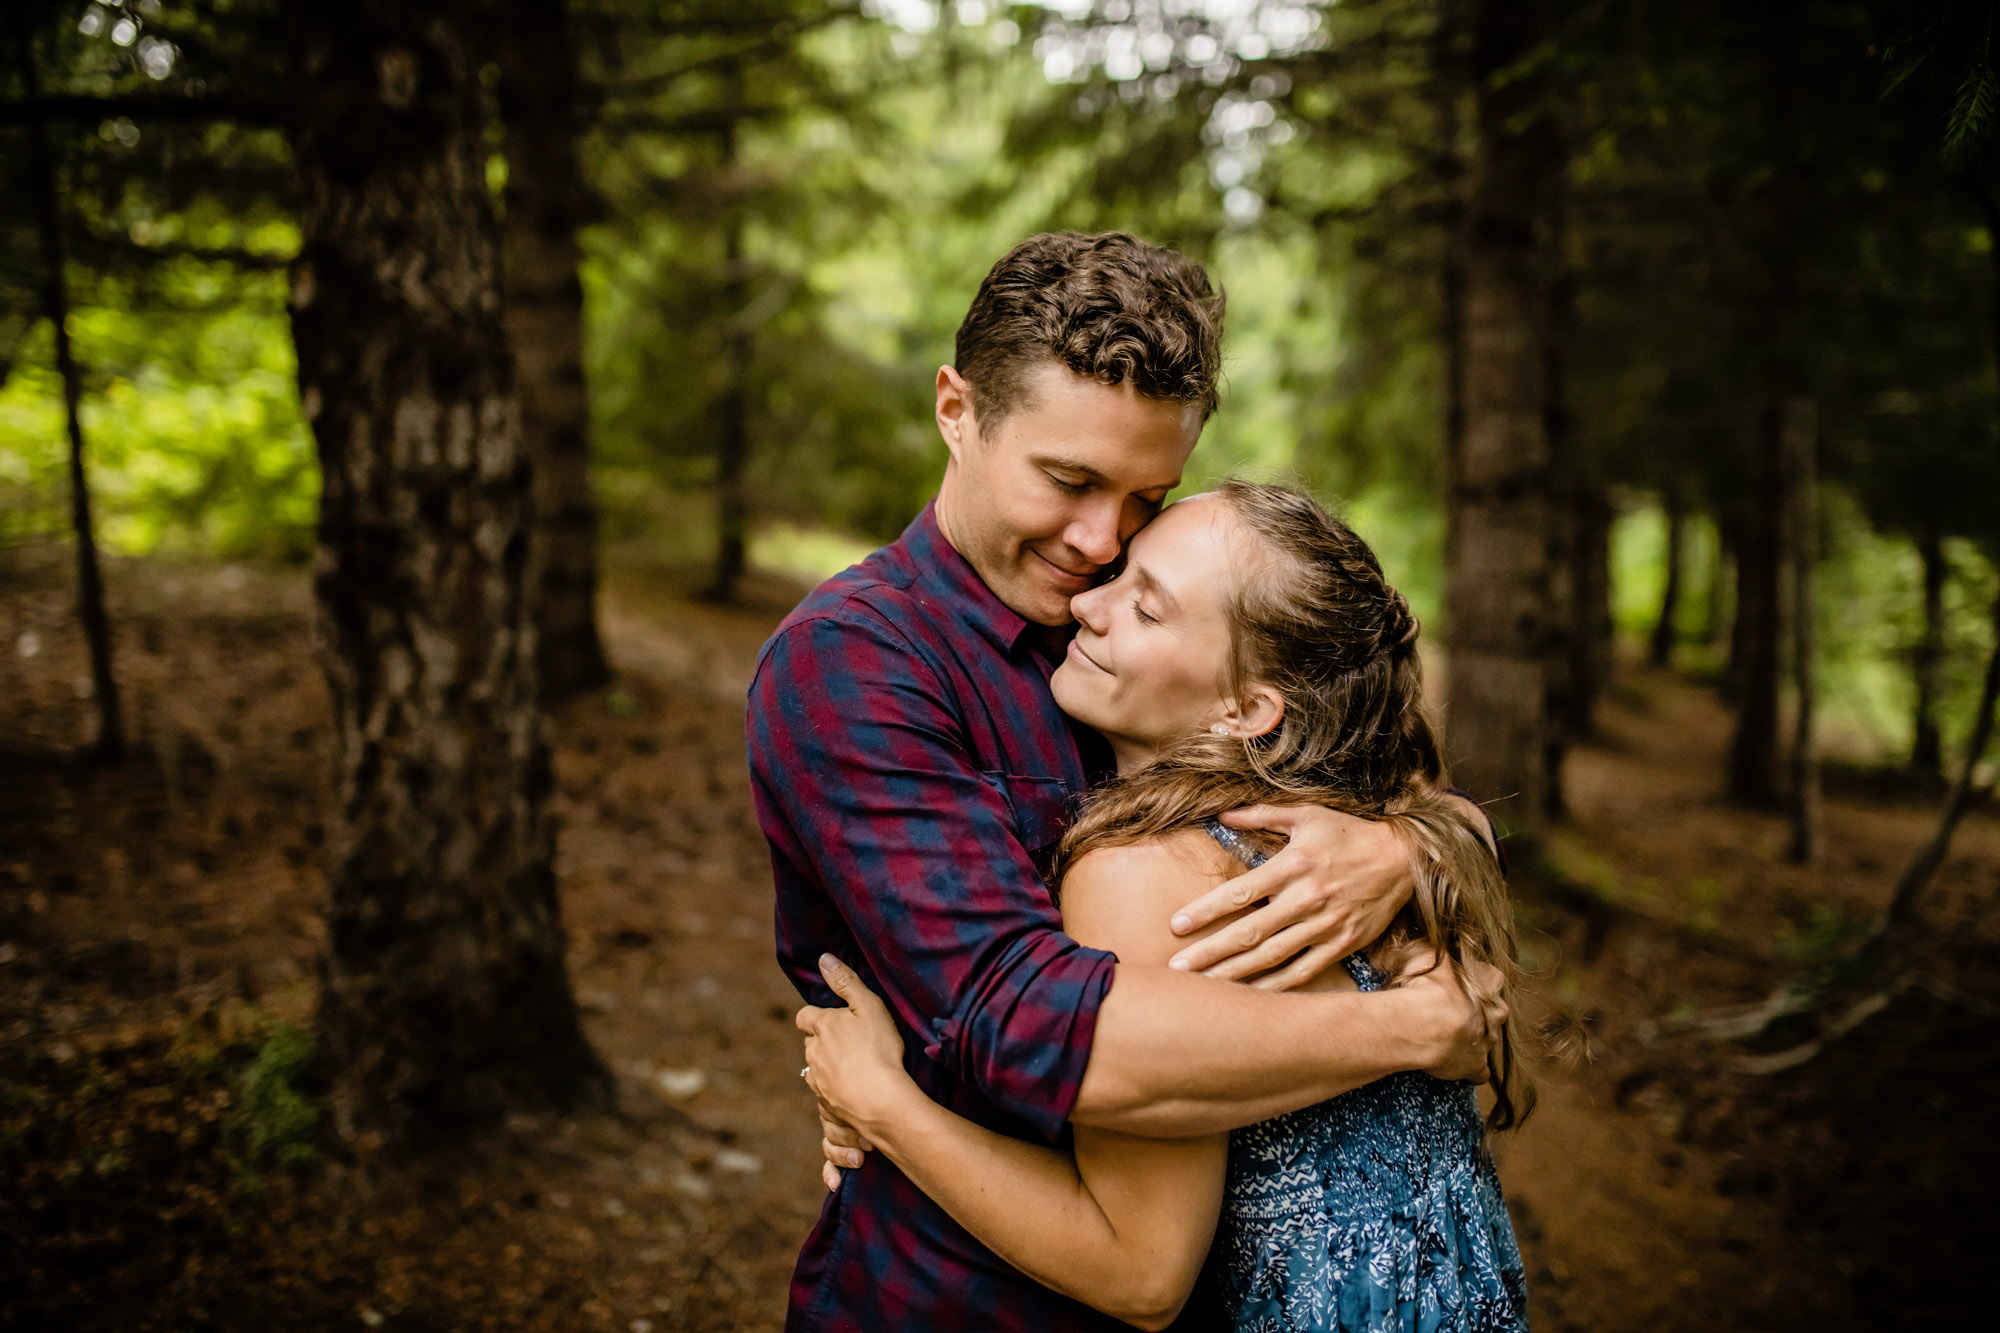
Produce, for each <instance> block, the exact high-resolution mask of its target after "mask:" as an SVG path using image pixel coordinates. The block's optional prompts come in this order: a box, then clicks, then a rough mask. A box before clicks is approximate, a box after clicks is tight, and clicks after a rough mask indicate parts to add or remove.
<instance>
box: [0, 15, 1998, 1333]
mask: <svg viewBox="0 0 2000 1333" xmlns="http://www.w3.org/2000/svg"><path fill="white" fill-rule="evenodd" d="M1996 23H2000V2H1996V0H1818V2H1817V3H1811V4H1808V3H1804V0H1764V2H1763V3H1758V4H1753V5H1743V4H1730V3H1723V2H1721V0H1683V3H1680V4H1676V5H1661V4H1656V3H1647V0H1041V2H1040V3H1035V4H1004V3H999V2H998V0H942V2H940V0H859V3H847V2H845V0H841V2H834V0H734V2H733V3H730V4H726V5H725V4H720V3H715V2H714V0H685V2H677V0H403V3H389V2H388V0H350V2H349V3H346V4H343V5H330V6H314V5H285V4H280V3H276V0H13V2H12V3H10V4H9V5H8V6H7V13H6V16H5V21H4V23H0V168H4V170H3V171H0V178H3V179H4V180H5V183H6V184H5V189H4V192H0V237H4V239H5V243H4V245H0V719H4V734H3V735H0V1329H15V1328H19V1329H42V1328H55V1327H61V1328H74V1329H95V1328H107V1329H108V1328H119V1329H155V1328H157V1329H162V1330H165V1329H176V1330H179V1329H215V1330H236V1329H246V1330H247V1329H272V1328H285V1329H292V1328H297V1329H320V1328H326V1329H333V1328H353V1327H356V1326H357V1324H358V1325H359V1326H361V1327H364V1328H388V1329H408V1330H429V1329H438V1330H442V1329H491V1330H516V1329H522V1330H526V1329H534V1330H542V1329H550V1330H554V1329H615V1330H629V1333H654V1331H655V1330H659V1331H660V1333H664V1331H665V1330H670V1329H689V1330H711V1329H714V1330H719V1329H736V1328H743V1329H768V1328H776V1327H778V1326H779V1325H780V1323H781V1322H782V1320H783V1317H784V1310H785V1301H786V1283H787V1280H788V1277H789V1274H790V1272H791V1267H792V1263H793V1260H794V1258H795V1257H796V1255H797V1253H798V1247H799V1244H800V1242H801V1240H802V1239H803V1237H804V1236H805V1234H806V1232H807V1230H808V1228H809V1227H810V1226H811V1225H812V1223H813V1219H814V1218H815V1217H816V1216H817V1215H818V1213H819V1210H820V1207H821V1199H822V1197H823V1195H824V1188H823V1186H822V1185H821V1184H820V1179H819V1174H818V1173H819V1162H820V1152H819V1146H818V1130H817V1128H816V1122H815V1119H814V1115H813V1098H812V1096H811V1094H810V1093H809V1092H808V1091H807V1090H806V1089H805V1088H803V1087H801V1086H800V1082H799V1078H798V1073H797V1067H798V1065H799V1059H798V1034H797V1033H796V1032H795V1031H794V1030H793V1027H792V1014H793V1011H794V1010H795V1009H796V1007H797V1005H798V1003H799V1000H798V997H797V996H796V994H795V993H794V991H793V990H792V988H791V986H790V984H788V982H787V981H786V979H785V977H784V975H783V974H782V973H781V972H780V971H779V970H778V967H777V966H776V964H775V963H774V961H773V957H772V945H771V941H772V904H771V863H770V856H769V851H768V849H767V847H766V844H765V842H764V839H763V836H762V835H761V834H760V832H759V829H758V824H757V821H756V817H755V815H754V814H753V811H752V808H751V796H750V787H749V782H748V777H747V774H746V771H745V762H744V752H743V709H744V694H745V689H746V687H747V686H748V684H749V681H750V676H751V671H752V668H753V664H754V662H755V661H756V657H757V652H758V649H759V646H760V645H761V644H762V643H763V642H764V640H765V639H766V638H767V637H768V636H769V635H770V634H771V632H772V631H773V630H774V629H775V628H776V626H777V625H778V623H779V621H780V620H781V619H782V617H783V616H784V615H785V613H786V612H787V611H788V610H790V609H791V607H792V606H793V605H794V604H796V603H797V602H798V601H799V600H800V598H801V597H803V596H804V595H805V593H806V592H807V591H808V590H809V589H810V588H811V587H812V586H813V585H814V584H815V583H817V582H818V581H819V580H821V579H823V578H825V577H827V576H829V575H832V574H833V573H835V572H837V571H839V570H841V569H842V568H844V567H846V566H848V565H849V564H851V563H852V562H853V561H855V560H857V559H859V558H861V557H862V556H863V555H865V554H866V553H867V552H868V551H870V550H872V549H873V548H875V547H877V546H879V545H881V544H882V543H884V542H887V541H890V540H893V539H894V538H895V537H896V536H897V534H898V533H900V532H901V531H902V530H903V529H904V527H905V526H906V525H907V524H908V523H910V521H911V520H912V518H914V517H915V516H916V515H917V514H918V513H919V511H920V510H922V509H923V507H924V505H925V503H926V501H927V500H928V499H929V498H930V496H931V495H932V494H933V493H934V492H935V490H936V488H937V485H938V483H939V479H940V477H941V476H942V474H943V470H944V466H945V450H944V446H943V444H942V443H941V442H940V440H939V438H938V431H937V428H936V426H935V424H934V422H933V420H932V398H931V393H932V383H933V378H934V376H935V375H936V373H937V370H938V367H939V366H941V365H946V364H949V363H950V362H951V359H952V356H953V341H952V340H953V334H954V331H955V330H956V328H957V327H958V324H959V321H960V320H961V319H962V318H963V317H964V314H965V311H966V306H967V303H968V301H969V300H970V299H971V296H972V294H973V292H974V290H975V289H976V288H977V287H978V285H979V282H980V279H981V277H982V276H983V275H984V274H985V273H986V271H987V269H988V267H989V266H990V265H991V264H992V263H993V262H994V260H995V259H997V258H998V257H999V256H1000V255H1002V254H1003V253H1005V252H1006V251H1007V250H1008V248H1009V247H1011V246H1012V245H1014V244H1015V243H1016V242H1017V241H1019V240H1021V239H1022V238H1024V237H1026V236H1030V235H1032V234H1035V233H1038V232H1043V231H1051V230H1059V229H1074V230H1078V231H1083V232H1100V231H1114V230H1115V231H1125V232H1130V233H1133V234H1136V235H1138V236H1141V237H1144V238H1145V239H1147V240H1149V241H1152V242H1155V243H1158V244H1162V245H1167V246H1171V247H1174V248H1176V249H1178V250H1180V251H1182V252H1183V253H1185V254H1187V255H1189V256H1192V257H1194V258H1196V259H1198V260H1200V261H1201V262H1202V263H1204V264H1205V265H1206V266H1207V267H1208V270H1209V272H1210V273H1211V275H1212V276H1213V277H1214V279H1215V280H1216V282H1217V283H1218V284H1219V285H1220V286H1221V287H1222V288H1223V289H1225V290H1226V293H1227V297H1228V313H1227V326H1226V334H1225V337H1224V343H1223V352H1224V366H1225V378H1224V384H1223V389H1222V405H1221V408H1220V410H1219V411H1218V412H1217V413H1216V415H1215V416H1214V418H1213V419H1212V420H1211V421H1210V423H1209V424H1208V426H1207V427H1206V430H1205V432H1204V434H1203V438H1202V441H1201V443H1200V445H1199V447H1198V448H1197V450H1196V452H1195V454H1194V457H1193V461H1192V463H1191V465H1190V469H1189V471H1188V474H1187V476H1186V478H1185V481H1184V484H1183V486H1182V487H1181V489H1180V491H1179V492H1177V494H1192V493H1195V492H1198V491H1200V490H1201V489H1203V487H1204V486H1206V485H1207V484H1209V483H1211V482H1213V481H1214V480H1216V479H1218V478H1222V477H1225V476H1232V475H1235V476H1249V477H1255V478H1263V479H1270V478H1277V479H1285V480H1289V481H1292V482H1295V483H1297V484H1300V485H1303V486H1305V487H1308V488H1310V489H1311V490H1312V491H1314V492H1315V493H1316V494H1317V495H1319V496H1321V497H1323V498H1324V499H1326V500H1327V501H1328V502H1329V503H1331V504H1333V505H1335V506H1336V507H1337V508H1338V509H1339V510H1340V512H1341V513H1342V514H1344V515H1345V516H1346V518H1347V519H1348V520H1349V521H1350V522H1351V523H1352V524H1353V526H1354V527H1355V528H1356V529H1357V530H1358V531H1359V532H1360V533H1361V534H1362V535H1363V536H1364V537H1366V538H1367V539H1368V541H1369V542H1370V543H1371V544H1372V545H1373V546H1374V547H1375V549H1376V550H1377V552H1379V554H1380V556H1381V559H1382V563H1383V565H1384V568H1385V570H1386V572H1387V575H1388V577H1389V579H1390V580H1391V581H1393V582H1394V583H1395V584H1396V585H1397V586H1398V587H1400V588H1401V589H1402V590H1403V591H1404V592H1405V593H1407V595H1408V597H1409V600H1410V602H1411V604H1412V607H1413V608H1414V609H1415V611H1416V613H1417V615H1418V617H1419V619H1420V620H1421V622H1422V625H1423V628H1424V637H1423V650H1424V653H1425V660H1426V663H1427V669H1428V673H1429V680H1430V681H1431V687H1432V690H1433V693H1434V696H1435V697H1434V700H1433V702H1434V704H1435V705H1436V707H1437V709H1438V710H1439V712H1440V714H1441V716H1442V717H1443V719H1444V725H1445V734H1446V737H1447V742H1448V746H1449V749H1450V754H1451V772H1452V780H1453V782H1454V783H1455V784H1456V785H1457V786H1459V787H1461V788H1463V789H1465V790H1466V791H1468V792H1470V793H1471V794H1472V795H1473V797H1474V798H1475V799H1477V800H1479V801H1480V802H1481V803H1483V804H1485V805H1486V806H1487V808H1488V809H1489V811H1490V812H1491V814H1492V815H1493V817H1494V819H1495V820H1496V822H1497V824H1498V826H1499V828H1500V829H1501V830H1502V832H1503V833H1504V835H1505V838H1506V845H1507V848H1508V853H1509V862H1510V867H1511V869H1510V878H1509V888H1510V892H1511V894H1512V897H1513V900H1514V909H1515V921H1516V925H1517V928H1518V930H1519V931H1520V937H1521V945H1520V953H1521V961H1522V963H1523V964H1524V966H1525V967H1526V968H1527V969H1528V971H1529V972H1530V973H1531V974H1532V975H1533V977H1534V978H1535V993H1536V995H1537V997H1538V999H1537V1003H1538V1004H1539V1005H1541V1006H1543V1007H1545V1008H1546V1009H1547V1011H1548V1012H1549V1013H1550V1014H1557V1013H1560V1014H1562V1015H1566V1016H1567V1017H1568V1019H1569V1020H1570V1021H1571V1022H1573V1023H1574V1024H1575V1025H1576V1026H1577V1027H1578V1028H1579V1029H1580V1030H1581V1031H1583V1032H1584V1033H1585V1034H1586V1035H1587V1037H1588V1047H1589V1054H1588V1056H1587V1058H1582V1059H1579V1060H1577V1061H1575V1062H1573V1063H1572V1064H1570V1065H1567V1066H1565V1067H1562V1068H1559V1069H1552V1070H1550V1071H1549V1072H1548V1074H1547V1076H1546V1081H1545V1088H1544V1096H1543V1105H1542V1107H1541V1109H1540V1110H1539V1111H1538V1112H1537V1114H1536V1116H1535V1117H1534V1118H1532V1119H1531V1120H1530V1121H1529V1122H1528V1123H1527V1124H1526V1126H1525V1127H1523V1128H1522V1129H1520V1130H1518V1131H1514V1132H1511V1133H1507V1134H1503V1135H1499V1136H1497V1138H1496V1139H1495V1141H1494V1145H1493V1154H1494V1157H1495V1159H1496V1161H1497V1163H1498V1168H1499V1173H1500V1177H1501V1180H1502V1182H1503V1184H1504V1186H1505V1188H1506V1190H1507V1195H1508V1201H1509V1204H1510V1206H1511V1207H1512V1210H1513V1214H1514V1218H1515V1223H1516V1226H1517V1228H1518V1230H1519V1232H1520V1236H1521V1241H1522V1247H1523V1250H1524V1253H1525V1257H1526V1262H1527V1282H1528V1290H1529V1298H1530V1304H1531V1310H1532V1313H1533V1320H1534V1323H1535V1325H1536V1327H1538V1328H1542V1329H1551V1330H1572V1329H1573V1330H1622V1329H1634V1330H1637V1329H1642V1328H1643V1329H1646V1330H1649V1333H1652V1331H1655V1330H1678V1329H1688V1330H1693V1329H1725V1328H1726V1329H1735V1328H1743V1329H1793V1328H1798V1329H1804V1328H1812V1329H1817V1330H1837V1329H1850V1328H1852V1329H1864V1328H1866V1329H1878V1328H1902V1327H1919V1326H1921V1327H1926V1328H1958V1327H1969V1326H1971V1325H1972V1324H1973V1323H1974V1321H1975V1319H1976V1318H1977V1316H1976V1313H1975V1312H1976V1310H1977V1309H1979V1308H1983V1307H1984V1305H1985V1302H1984V1300H1983V1298H1981V1297H1980V1296H1979V1295H1978V1291H1979V1289H1980V1282H1981V1280H1980V1279H1979V1278H1978V1276H1977V1274H1978V1273H1979V1272H1981V1271H1984V1265H1985V1263H1986V1262H1987V1261H1988V1258H1989V1256H1990V1253H1991V1251H1992V1248H1993V1243H1994V1242H1995V1241H1996V1240H2000V1228H1996V1225H1995V1223H1994V1222H1993V1220H1992V1216H1993V1209H1992V1206H1991V1203H1990V1200H1991V1199H1992V1198H1993V1197H1994V1193H1995V1191H1996V1189H2000V1147H1996V1143H1995V1140H1994V1136H1993V1135H1992V1133H1991V1130H1990V1122H1987V1121H1986V1120H1985V1119H1984V1116H1985V1115H1986V1114H1989V1113H1990V1111H1989V1109H1988V1108H1990V1106H1991V1105H1992V1102H1993V1098H1994V1096H1995V1095H1996V1094H2000V1043H1996V1042H1995V1040H1994V1038H1993V1029H1992V1028H1991V1027H1990V1026H1988V1025H1989V1024H1990V1023H1991V1022H1992V1021H1993V1020H1994V1019H1995V1017H1996V1016H2000V932H1996V918H1995V912H1994V908H1995V906H1996V901H2000V804H1996V800H1995V796H1994V787H1995V783H1996V778H2000V770H1996V762H2000V759H1996V753H2000V747H1995V746H1994V744H1993V739H1994V738H1993V731H1994V725H1995V714H1996V705H2000V71H1996V67H1995V59H1996V52H1995V46H1994V39H1995V26H1996ZM1980 1324H1981V1326H1983V1320H1982V1321H1980Z"/></svg>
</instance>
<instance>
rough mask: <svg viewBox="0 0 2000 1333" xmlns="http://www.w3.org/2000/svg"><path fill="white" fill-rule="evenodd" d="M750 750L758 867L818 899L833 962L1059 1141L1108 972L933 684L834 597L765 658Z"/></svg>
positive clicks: (861, 613) (992, 1095) (868, 614)
mask: <svg viewBox="0 0 2000 1333" xmlns="http://www.w3.org/2000/svg"><path fill="white" fill-rule="evenodd" d="M748 742H749V759H750V773H751V785H752V790H753V793H754V795H755V798H756V801H757V805H758V816H759V819H760V822H761V823H762V824H763V826H764V829H765V832H766V834H767V835H769V836H770V838H771V842H772V847H773V854H774V858H776V859H778V860H780V861H783V860H789V861H791V862H792V863H793V869H795V871H796V872H797V873H798V874H799V875H801V876H802V877H804V878H806V879H808V880H810V881H812V882H814V883H816V884H817V885H818V886H819V887H820V888H822V889H823V890H824V892H825V893H826V895H827V896H828V898H829V899H830V900H831V903H832V905H833V907H834V909H835V910H837V911H838V913H839V914H840V916H841V918H842V919H843V920H844V922H845V924H846V927H847V931H848V933H849V934H850V935H851V937H852V939H853V941H854V947H855V949H857V950H858V951H859V953H860V954H861V957H859V958H851V959H848V960H847V961H849V962H850V963H853V964H854V965H855V966H856V967H857V968H858V969H859V970H860V971H861V972H862V974H863V976H864V977H865V979H866V980H867V981H868V982H869V984H870V985H871V986H872V987H873V988H874V989H876V990H877V991H878V993H880V994H881V995H882V996H883V998H884V999H885V1000H886V1001H887V1002H888V1004H889V1006H890V1008H891V1009H892V1010H893V1011H894V1013H895V1014H896V1016H897V1018H898V1019H899V1020H900V1022H901V1023H902V1025H903V1027H904V1028H905V1030H906V1035H907V1036H911V1037H914V1039H915V1043H916V1045H918V1046H919V1047H920V1048H921V1049H922V1050H923V1052H924V1054H925V1055H926V1056H928V1057H929V1058H930V1059H931V1060H933V1061H935V1062H936V1063H937V1064H939V1065H940V1066H942V1067H943V1068H944V1069H946V1070H948V1071H950V1072H951V1073H952V1074H954V1075H955V1076H957V1077H958V1078H960V1079H963V1080H965V1081H966V1082H968V1083H971V1084H972V1085H974V1086H975V1087H977V1088H978V1089H979V1090H980V1091H981V1092H983V1093H984V1094H985V1096H986V1097H987V1098H988V1099H990V1100H991V1101H992V1102H994V1103H995V1104H997V1105H998V1106H1000V1107H1002V1108H1004V1109H1006V1110H1008V1111H1011V1112H1013V1113H1014V1114H1016V1115H1018V1116H1020V1117H1021V1118H1022V1119H1024V1120H1026V1121H1028V1122H1029V1123H1030V1124H1032V1125H1034V1126H1036V1127H1037V1128H1038V1129H1039V1130H1041V1131H1042V1132H1043V1133H1045V1134H1048V1135H1051V1136H1053V1135H1055V1134H1057V1133H1058V1132H1060V1130H1061V1128H1062V1125H1063V1123H1064V1121H1065V1120H1066V1119H1067V1117H1068V1114H1069V1111H1070V1108H1071V1107H1072V1106H1073V1105H1074V1104H1075V1101H1076V1095H1077V1090H1078V1088H1079V1087H1080V1086H1081V1084H1082V1081H1083V1072H1084V1068H1085V1066H1086V1065H1087V1064H1088V1063H1089V1059H1090V1045H1091V1040H1092V1037H1093V1036H1094V1034H1095V1030H1096V1022H1097V1012H1098V1009H1099V1007H1100V1005H1101V1004H1102V1003H1103V999H1104V996H1105V993H1106V992H1107V991H1108V990H1109V988H1110V985H1111V977H1112V971H1113V967H1114V964H1115V959H1114V958H1113V957H1112V956H1111V955H1110V954H1107V953H1104V952H1102V951H1101V950H1096V949H1087V948H1085V947H1083V946H1082V945H1080V944H1078V943H1076V941H1074V940H1072V939H1070V938H1069V937H1068V936H1067V935H1065V934H1063V933H1062V929H1061V921H1060V917H1059V915H1058V913H1057V911H1056V907H1055V904H1054V902H1053V900H1052V898H1051V896H1050V894H1049V892H1048V889H1047V887H1046V886H1045V885H1044V884H1043V882H1042V879H1041V875H1040V873H1039V871H1038V870H1037V868H1036V865H1035V860H1034V857H1033V855H1032V849H1030V848H1029V847H1027V846H1025V845H1023V839H1022V835H1021V827H1020V818H1019V815H1018V813H1017V812H1016V810H1015V809H1014V808H1013V806H1012V805H1011V804H1010V801H1009V797H1008V794H1007V792H1006V790H1005V788H1004V784H1002V783H996V782H995V781H994V780H993V779H994V778H995V777H996V776H999V775H992V774H982V773H981V772H979V771H978V768H977V766H976V765H975V764H974V762H973V761H972V758H971V756H970V754H969V753H968V747H967V745H966V743H965V740H964V736H963V733H962V728H961V726H960V725H959V723H958V722H957V721H956V720H955V717H954V715H953V711H952V708H951V705H950V701H949V698H948V696H947V692H946V690H945V688H944V686H943V685H942V683H941V681H940V679H939V676H938V673H937V671H936V670H935V669H934V668H933V667H932V666H931V665H930V664H929V663H927V662H926V661H925V660H924V658H923V656H922V654H921V653H920V652H919V651H918V649H917V648H916V647H914V646H913V645H912V644H911V643H910V642H909V640H908V639H907V638H905V637H904V636H903V635H902V634H901V633H900V632H899V631H898V630H897V629H896V627H895V626H894V625H893V624H891V623H889V622H888V621H887V620H886V619H885V618H884V617H882V616H881V615H880V614H879V613H878V612H876V611H874V610H873V609H871V608H868V607H865V606H860V605H857V604H855V603H853V602H849V603H848V604H847V605H846V606H845V607H843V608H842V609H841V610H840V611H839V612H838V613H836V614H831V615H823V616H819V617H815V618H812V619H807V620H802V621H800V622H797V623H795V624H792V625H789V626H788V627H787V628H786V629H785V630H783V631H782V632H781V633H780V635H779V637H778V638H776V639H774V640H773V641H772V643H771V644H770V645H768V646H767V648H766V650H765V653H764V656H763V659H762V661H761V662H760V664H759V667H758V671H757V675H756V677H755V679H754V680H753V682H752V684H751V689H750V714H749V727H748ZM781 874H782V867H781ZM781 931H782V924H781ZM796 979H797V977H796V976H795V980H796ZM808 998H809V999H812V1000H814V1001H815V1002H828V1001H830V1000H831V994H830V992H826V991H824V990H820V991H819V992H818V994H817V995H814V994H811V993H809V994H808Z"/></svg>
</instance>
